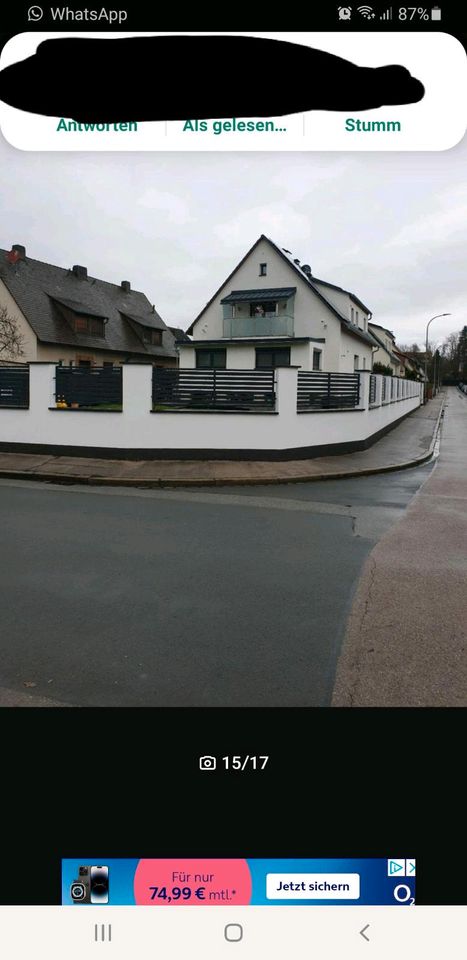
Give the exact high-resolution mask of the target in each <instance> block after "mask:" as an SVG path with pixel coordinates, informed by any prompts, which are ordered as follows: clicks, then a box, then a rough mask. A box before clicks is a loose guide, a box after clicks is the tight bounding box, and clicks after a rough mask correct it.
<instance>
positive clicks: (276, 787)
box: [0, 708, 467, 904]
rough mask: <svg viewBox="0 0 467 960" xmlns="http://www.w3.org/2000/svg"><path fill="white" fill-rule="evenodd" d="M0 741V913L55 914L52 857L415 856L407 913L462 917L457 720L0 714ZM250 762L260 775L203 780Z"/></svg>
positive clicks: (460, 729) (273, 713) (205, 713)
mask: <svg viewBox="0 0 467 960" xmlns="http://www.w3.org/2000/svg"><path fill="white" fill-rule="evenodd" d="M0 731H1V738H2V744H3V749H2V754H3V760H2V768H3V776H2V781H3V785H2V795H3V802H2V809H3V817H2V836H3V861H4V869H3V870H2V871H1V872H0V903H3V904H38V903H39V904H58V903H59V902H60V888H61V878H60V860H61V857H77V858H79V857H80V856H81V857H83V856H84V857H86V856H90V855H91V854H92V855H93V856H95V855H97V856H101V857H103V858H104V860H103V862H105V858H106V857H120V856H123V857H125V856H131V857H140V856H144V857H168V856H182V855H184V856H188V857H190V856H193V857H194V856H206V857H217V856H218V857H221V856H225V857H237V856H238V857H248V856H250V857H324V856H329V857H333V856H338V857H351V856H383V857H387V856H389V857H391V856H392V857H395V856H416V857H417V860H418V863H417V903H419V904H421V903H425V904H456V903H467V897H466V891H465V885H464V879H463V875H464V859H465V854H466V852H467V842H466V836H465V830H464V822H465V802H464V790H463V787H462V783H463V779H464V777H463V769H462V768H463V762H462V757H461V753H460V744H462V743H463V742H464V740H465V713H464V712H463V711H456V710H431V711H430V710H424V709H419V710H416V709H414V710H391V711H389V710H384V711H383V710H369V709H367V710H364V709H361V710H353V711H346V710H338V709H337V710H327V709H316V710H313V709H303V710H301V709H298V710H294V709H289V710H217V709H212V710H183V709H182V710H170V709H166V710H157V709H156V710H145V709H140V710H132V709H127V710H118V709H106V710H86V709H83V710H75V709H67V708H63V709H61V710H53V709H43V710H37V711H36V710H31V709H22V710H11V709H3V710H2V711H1V714H0ZM247 753H248V754H250V755H252V754H269V755H270V760H269V764H268V766H267V768H266V770H265V771H264V772H262V773H261V772H256V773H253V772H250V773H239V772H238V773H237V772H231V773H225V772H223V771H222V769H219V768H218V770H217V771H216V772H214V773H212V772H209V773H206V772H200V771H199V767H198V757H199V755H200V754H212V755H214V756H217V757H221V756H224V755H226V754H242V755H244V754H247ZM38 892H40V895H38Z"/></svg>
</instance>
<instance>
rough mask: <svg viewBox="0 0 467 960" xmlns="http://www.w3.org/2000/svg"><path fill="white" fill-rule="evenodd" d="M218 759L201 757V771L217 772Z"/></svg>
mask: <svg viewBox="0 0 467 960" xmlns="http://www.w3.org/2000/svg"><path fill="white" fill-rule="evenodd" d="M216 762H217V761H216V758H215V757H200V758H199V769H200V770H215V769H216Z"/></svg>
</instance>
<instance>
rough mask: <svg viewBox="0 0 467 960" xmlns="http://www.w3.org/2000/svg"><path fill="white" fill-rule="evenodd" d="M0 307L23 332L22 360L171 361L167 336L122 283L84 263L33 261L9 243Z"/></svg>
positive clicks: (141, 297) (0, 259)
mask: <svg viewBox="0 0 467 960" xmlns="http://www.w3.org/2000/svg"><path fill="white" fill-rule="evenodd" d="M0 305H1V306H6V308H7V310H8V313H9V315H10V316H11V317H13V318H14V319H15V320H16V322H17V326H18V329H19V330H20V332H21V333H22V335H23V351H24V353H23V356H22V357H21V358H19V359H20V360H21V361H23V362H26V361H30V360H44V361H47V360H49V361H50V362H51V363H58V362H60V361H62V363H66V364H68V363H72V364H79V365H85V366H90V365H103V364H110V363H115V364H118V363H126V362H128V361H137V362H145V363H153V364H155V365H156V366H157V367H174V366H176V365H177V352H176V349H175V335H174V333H172V331H171V330H170V328H169V327H167V326H166V324H165V323H164V321H163V320H162V319H161V317H160V316H159V314H158V313H157V311H156V309H155V307H154V306H152V304H151V303H150V302H149V300H148V299H147V297H146V296H145V294H144V293H140V292H139V291H138V290H132V289H131V286H130V283H129V282H128V280H123V281H122V283H121V284H120V285H118V284H115V283H107V281H105V280H98V279H96V278H95V277H90V276H88V272H87V269H86V267H81V266H74V267H71V268H70V269H69V270H67V269H63V267H56V266H54V265H53V264H51V263H44V262H42V261H41V260H32V259H31V258H30V257H27V256H26V250H25V248H24V247H23V246H21V245H20V244H14V245H13V247H12V249H11V250H10V251H6V250H3V251H2V250H0ZM180 332H181V331H180ZM178 333H179V331H177V335H178ZM3 359H8V358H6V357H3Z"/></svg>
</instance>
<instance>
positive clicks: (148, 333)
mask: <svg viewBox="0 0 467 960" xmlns="http://www.w3.org/2000/svg"><path fill="white" fill-rule="evenodd" d="M143 340H144V342H145V343H150V344H152V346H153V347H160V345H161V343H162V330H152V329H151V328H150V327H145V329H144V333H143Z"/></svg>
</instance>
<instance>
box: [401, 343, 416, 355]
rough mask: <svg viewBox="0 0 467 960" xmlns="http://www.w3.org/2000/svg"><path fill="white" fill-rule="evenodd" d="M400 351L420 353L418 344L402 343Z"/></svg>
mask: <svg viewBox="0 0 467 960" xmlns="http://www.w3.org/2000/svg"><path fill="white" fill-rule="evenodd" d="M398 349H399V350H400V351H401V353H409V354H410V353H420V347H419V346H418V343H401V344H400V345H399V347H398Z"/></svg>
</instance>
